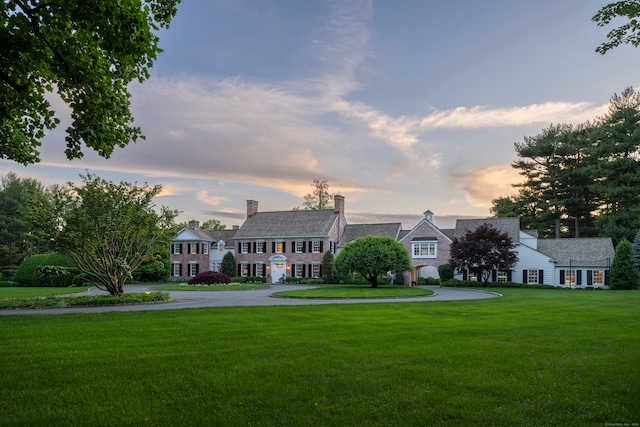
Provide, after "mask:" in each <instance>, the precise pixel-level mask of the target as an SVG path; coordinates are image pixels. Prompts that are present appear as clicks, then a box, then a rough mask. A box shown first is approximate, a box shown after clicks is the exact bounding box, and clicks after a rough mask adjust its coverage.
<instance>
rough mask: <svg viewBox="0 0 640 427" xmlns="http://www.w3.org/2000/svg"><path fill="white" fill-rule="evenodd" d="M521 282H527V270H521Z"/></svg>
mask: <svg viewBox="0 0 640 427" xmlns="http://www.w3.org/2000/svg"><path fill="white" fill-rule="evenodd" d="M522 283H529V275H528V272H527V270H522Z"/></svg>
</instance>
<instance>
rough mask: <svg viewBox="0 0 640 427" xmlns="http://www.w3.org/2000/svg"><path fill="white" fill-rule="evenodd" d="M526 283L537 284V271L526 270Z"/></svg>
mask: <svg viewBox="0 0 640 427" xmlns="http://www.w3.org/2000/svg"><path fill="white" fill-rule="evenodd" d="M527 283H538V270H527Z"/></svg>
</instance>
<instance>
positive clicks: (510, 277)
mask: <svg viewBox="0 0 640 427" xmlns="http://www.w3.org/2000/svg"><path fill="white" fill-rule="evenodd" d="M512 280H513V271H512V270H509V271H507V282H511V281H512Z"/></svg>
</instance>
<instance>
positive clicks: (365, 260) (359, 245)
mask: <svg viewBox="0 0 640 427" xmlns="http://www.w3.org/2000/svg"><path fill="white" fill-rule="evenodd" d="M334 264H335V267H336V270H337V271H338V272H339V273H340V274H344V275H347V274H349V273H358V274H361V275H362V277H364V278H365V279H366V280H367V281H368V282H369V283H371V287H372V288H377V287H378V278H379V277H380V276H383V275H385V274H388V273H403V272H405V271H409V270H411V269H412V266H411V257H410V256H409V252H408V251H407V248H405V247H404V246H403V245H402V243H400V242H398V241H397V240H395V239H394V238H391V237H383V236H365V237H358V238H357V239H356V240H354V241H352V242H349V243H347V244H346V245H345V246H344V247H343V248H342V250H341V251H340V252H338V255H336V258H335V262H334Z"/></svg>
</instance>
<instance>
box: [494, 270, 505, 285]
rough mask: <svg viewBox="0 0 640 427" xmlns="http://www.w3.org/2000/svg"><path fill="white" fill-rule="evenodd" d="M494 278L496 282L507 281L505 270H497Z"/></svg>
mask: <svg viewBox="0 0 640 427" xmlns="http://www.w3.org/2000/svg"><path fill="white" fill-rule="evenodd" d="M496 279H497V280H498V282H506V281H507V272H506V271H502V270H498V274H497V277H496Z"/></svg>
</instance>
